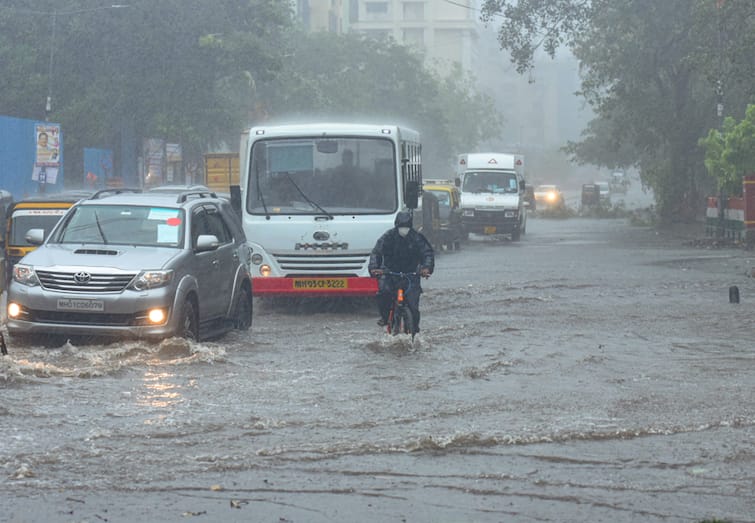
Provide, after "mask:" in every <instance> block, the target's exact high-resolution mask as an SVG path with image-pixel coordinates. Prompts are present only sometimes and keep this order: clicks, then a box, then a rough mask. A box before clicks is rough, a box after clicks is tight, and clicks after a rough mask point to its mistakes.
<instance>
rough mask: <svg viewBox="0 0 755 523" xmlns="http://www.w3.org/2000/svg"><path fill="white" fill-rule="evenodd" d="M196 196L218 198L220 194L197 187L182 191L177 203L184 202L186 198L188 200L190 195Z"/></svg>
mask: <svg viewBox="0 0 755 523" xmlns="http://www.w3.org/2000/svg"><path fill="white" fill-rule="evenodd" d="M192 196H193V197H196V198H217V197H218V195H217V194H215V193H214V192H211V191H207V190H206V189H205V190H201V189H197V190H194V191H182V192H181V194H179V195H178V198H176V203H183V202H185V201H186V200H188V199H189V198H190V197H192Z"/></svg>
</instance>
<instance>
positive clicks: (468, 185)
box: [461, 171, 519, 193]
mask: <svg viewBox="0 0 755 523" xmlns="http://www.w3.org/2000/svg"><path fill="white" fill-rule="evenodd" d="M461 190H462V191H463V192H469V193H475V192H477V193H480V192H491V193H515V192H518V191H519V185H518V183H517V179H516V173H514V172H495V171H480V172H466V173H465V174H464V183H463V184H462V187H461Z"/></svg>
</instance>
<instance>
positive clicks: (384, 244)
mask: <svg viewBox="0 0 755 523" xmlns="http://www.w3.org/2000/svg"><path fill="white" fill-rule="evenodd" d="M394 225H395V227H393V228H392V229H388V230H387V231H386V232H385V233H384V234H383V235H382V236H381V237H380V238H379V239H378V241H377V243H376V244H375V247H374V248H373V249H372V254H371V255H370V264H369V267H368V268H369V270H370V274H371V275H372V276H374V277H376V278H377V277H379V278H380V280H379V282H378V293H377V303H378V311H379V312H380V319H379V320H378V325H380V326H384V325H387V324H388V316H389V314H390V311H391V307H392V305H393V299H394V296H395V294H396V291H397V290H398V286H399V285H401V278H399V277H396V276H392V275H389V274H385V273H386V272H403V273H417V274H415V275H412V276H411V278H412V282H411V286H409V289H408V291H406V294H405V296H404V298H405V299H406V303H407V305H408V306H409V309H410V310H411V312H412V316H413V318H414V331H415V332H419V295H420V294H421V293H422V287H421V286H420V279H419V277H420V276H422V277H423V278H429V277H430V275H431V274H432V273H433V270H434V269H435V253H434V252H433V248H432V245H430V242H428V241H427V238H425V236H424V235H423V234H422V233H420V232H417V231H415V230H414V229H412V214H411V213H410V212H408V211H401V212H399V213H398V214H397V215H396V219H395V221H394Z"/></svg>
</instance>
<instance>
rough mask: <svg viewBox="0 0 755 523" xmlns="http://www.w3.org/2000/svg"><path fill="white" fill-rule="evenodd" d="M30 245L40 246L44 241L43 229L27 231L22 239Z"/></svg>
mask: <svg viewBox="0 0 755 523" xmlns="http://www.w3.org/2000/svg"><path fill="white" fill-rule="evenodd" d="M24 238H25V239H26V241H27V242H29V243H30V244H32V245H42V244H43V243H44V241H45V230H44V229H29V230H28V231H26V236H25V237H24Z"/></svg>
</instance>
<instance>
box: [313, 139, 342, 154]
mask: <svg viewBox="0 0 755 523" xmlns="http://www.w3.org/2000/svg"><path fill="white" fill-rule="evenodd" d="M317 152H318V153H323V154H333V153H337V152H338V142H337V141H335V140H318V142H317Z"/></svg>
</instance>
